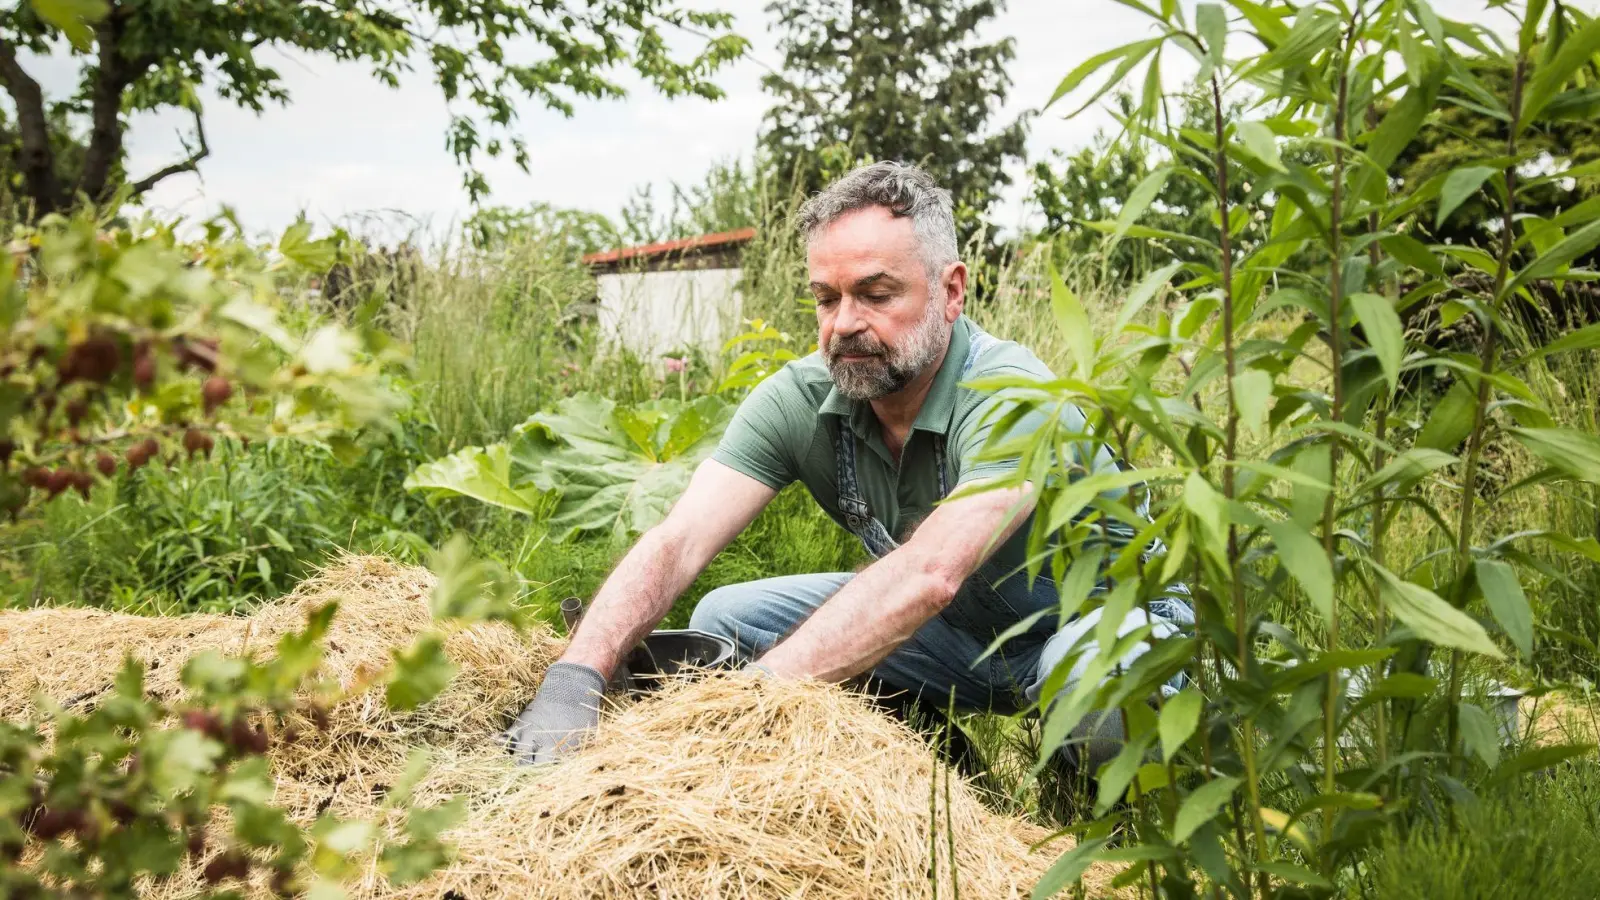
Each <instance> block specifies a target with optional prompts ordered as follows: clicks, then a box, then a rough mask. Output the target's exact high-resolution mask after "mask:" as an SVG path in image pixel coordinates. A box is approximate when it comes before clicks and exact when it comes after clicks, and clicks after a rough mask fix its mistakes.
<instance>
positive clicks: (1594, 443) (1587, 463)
mask: <svg viewBox="0 0 1600 900" xmlns="http://www.w3.org/2000/svg"><path fill="white" fill-rule="evenodd" d="M1511 433H1512V434H1514V435H1516V437H1517V439H1518V440H1519V441H1521V442H1522V445H1523V446H1524V447H1527V448H1528V449H1529V450H1531V451H1533V453H1534V455H1535V456H1537V457H1539V458H1540V459H1542V460H1544V461H1545V462H1547V463H1549V464H1550V465H1552V466H1555V467H1556V468H1557V469H1560V470H1561V471H1563V472H1565V473H1567V474H1568V475H1571V476H1572V477H1573V478H1576V479H1578V480H1580V481H1587V482H1589V483H1590V484H1600V438H1596V437H1595V436H1594V435H1591V434H1584V433H1583V432H1581V431H1574V430H1573V429H1571V428H1512V429H1511Z"/></svg>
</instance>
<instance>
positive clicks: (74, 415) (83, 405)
mask: <svg viewBox="0 0 1600 900" xmlns="http://www.w3.org/2000/svg"><path fill="white" fill-rule="evenodd" d="M88 414H89V401H88V400H85V399H83V398H82V397H74V398H72V399H71V400H68V401H67V424H68V425H69V426H74V427H76V426H77V424H78V423H79V422H82V421H83V417H84V416H86V415H88Z"/></svg>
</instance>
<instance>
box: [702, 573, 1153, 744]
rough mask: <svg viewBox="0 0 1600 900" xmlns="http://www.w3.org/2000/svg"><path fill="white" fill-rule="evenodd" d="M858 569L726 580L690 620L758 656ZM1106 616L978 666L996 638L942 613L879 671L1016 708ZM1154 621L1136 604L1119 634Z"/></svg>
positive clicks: (891, 682)
mask: <svg viewBox="0 0 1600 900" xmlns="http://www.w3.org/2000/svg"><path fill="white" fill-rule="evenodd" d="M852 577H853V576H852V575H851V574H850V573H847V572H830V573H822V574H817V575H787V576H783V577H780V578H764V579H762V580H760V581H750V582H745V583H744V584H732V585H728V586H726V587H720V588H717V589H716V590H714V591H712V592H710V593H709V594H706V595H705V596H704V597H702V598H701V600H700V603H699V604H698V605H697V606H696V607H695V609H694V613H693V615H692V616H691V617H690V619H689V627H691V628H697V629H699V630H701V631H708V632H711V633H713V634H721V635H725V636H726V637H728V638H730V639H732V640H733V641H735V642H736V643H737V644H738V645H739V649H740V651H741V652H743V653H744V654H746V655H747V656H751V657H757V656H760V655H761V654H763V653H765V652H766V651H767V650H768V649H770V648H771V647H772V646H773V645H774V644H776V643H778V641H780V640H782V639H783V638H784V637H785V636H786V635H788V634H789V633H790V632H792V631H793V630H794V629H795V627H796V626H798V625H799V624H800V623H801V622H803V621H805V619H806V617H808V616H810V615H811V613H812V612H814V611H815V610H816V609H817V607H819V606H821V605H822V603H823V601H825V600H827V599H828V598H829V597H831V596H833V594H834V593H836V592H837V591H838V590H839V589H840V588H842V587H844V585H845V583H846V582H848V581H849V580H850V579H851V578H852ZM1099 621H1100V610H1099V609H1098V608H1096V609H1095V610H1093V611H1092V612H1090V613H1088V614H1086V615H1083V616H1080V617H1079V618H1077V619H1074V620H1072V621H1071V622H1068V623H1067V624H1066V625H1064V626H1062V627H1061V629H1060V630H1059V631H1057V632H1056V633H1055V634H1053V635H1049V636H1048V637H1044V636H1029V635H1022V636H1019V637H1018V638H1016V639H1015V640H1013V641H1011V642H1008V643H1007V644H1006V645H1005V646H1004V647H1002V648H1001V649H1000V650H998V651H996V652H995V653H994V654H992V655H990V656H989V657H988V658H986V659H984V660H983V661H982V662H980V663H978V664H977V665H976V666H974V665H973V662H974V661H975V660H977V659H978V657H979V656H981V655H983V651H984V650H985V649H987V647H988V642H987V641H985V640H983V639H980V638H978V637H977V636H975V635H973V634H970V633H969V632H967V631H965V630H962V629H960V628H957V627H955V626H954V625H952V624H951V623H950V622H949V620H947V619H946V617H945V616H944V615H943V614H940V615H937V616H934V617H933V618H932V619H930V620H929V621H928V622H927V623H925V624H924V625H923V626H922V627H921V628H919V629H917V631H916V633H915V634H913V635H912V636H911V638H910V640H907V641H906V642H905V643H904V644H901V645H900V646H899V647H898V648H896V649H895V651H894V652H893V653H890V654H889V655H888V657H886V658H885V659H884V660H883V662H881V663H879V664H878V665H877V667H876V668H874V669H873V670H872V672H871V675H872V677H874V678H877V679H879V680H881V681H883V682H884V683H885V684H887V685H888V686H890V687H892V688H895V689H898V690H903V691H907V692H909V693H911V694H913V695H921V696H925V697H927V698H929V700H930V701H932V702H934V703H937V704H939V705H943V703H944V702H945V699H946V698H947V697H949V696H950V695H951V693H952V691H953V692H954V696H955V705H956V707H957V708H958V709H962V710H991V711H994V712H998V713H1014V712H1017V711H1018V710H1020V709H1023V708H1026V707H1027V706H1029V705H1031V704H1033V703H1036V702H1038V700H1039V692H1040V690H1041V688H1042V687H1043V685H1044V681H1045V679H1046V678H1048V677H1049V676H1050V673H1051V671H1053V670H1054V669H1055V667H1056V665H1057V664H1058V663H1059V662H1061V660H1062V659H1064V658H1065V657H1066V656H1067V655H1068V653H1069V652H1071V651H1072V649H1073V647H1074V645H1076V644H1077V643H1078V640H1079V639H1080V638H1082V637H1083V636H1084V635H1085V634H1088V633H1092V632H1093V631H1094V629H1095V625H1096V624H1097V623H1098V622H1099ZM1146 621H1147V619H1146V618H1145V612H1144V610H1142V609H1134V610H1133V611H1132V612H1130V613H1128V615H1127V617H1126V618H1125V619H1124V620H1123V622H1122V624H1121V626H1119V627H1118V629H1117V634H1118V635H1123V634H1127V633H1128V632H1130V631H1132V630H1134V629H1136V628H1138V627H1140V626H1142V625H1144V624H1145V623H1146ZM1177 630H1178V629H1177V626H1176V625H1175V624H1174V623H1172V622H1169V621H1167V620H1166V619H1163V618H1160V617H1159V616H1157V617H1156V620H1155V623H1154V634H1155V636H1156V637H1167V636H1170V635H1172V634H1174V633H1176V631H1177ZM1083 646H1084V647H1087V648H1088V650H1087V651H1086V652H1085V653H1083V654H1081V655H1080V656H1079V657H1078V659H1077V660H1076V661H1075V662H1074V664H1073V667H1072V672H1071V673H1070V674H1069V675H1068V677H1067V681H1066V689H1067V690H1070V689H1071V686H1072V685H1073V684H1075V683H1077V681H1078V679H1079V676H1080V675H1081V674H1082V671H1083V669H1084V668H1085V667H1087V666H1088V664H1089V661H1090V660H1092V659H1093V658H1094V655H1095V642H1094V639H1093V638H1092V637H1090V638H1088V639H1087V640H1086V641H1085V642H1084V644H1083ZM1148 649H1149V646H1148V644H1145V643H1141V644H1139V645H1137V646H1135V647H1134V648H1133V649H1132V650H1130V651H1129V652H1128V655H1127V656H1125V657H1123V659H1122V663H1123V665H1125V666H1126V665H1128V664H1130V663H1132V662H1133V660H1135V659H1137V658H1138V657H1139V656H1140V655H1142V654H1143V653H1144V652H1145V651H1146V650H1148Z"/></svg>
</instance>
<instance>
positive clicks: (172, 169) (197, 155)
mask: <svg viewBox="0 0 1600 900" xmlns="http://www.w3.org/2000/svg"><path fill="white" fill-rule="evenodd" d="M190 112H191V113H193V114H194V132H195V135H196V136H197V137H198V138H199V140H200V146H198V147H196V148H195V149H194V150H193V151H192V152H190V154H189V156H188V158H187V159H184V160H181V161H179V162H175V163H173V164H172V165H170V166H167V167H165V168H162V169H158V170H156V171H154V172H151V173H150V174H149V175H146V176H145V177H143V178H141V179H139V180H138V181H135V182H134V183H133V184H132V185H131V187H130V190H131V191H132V192H133V196H135V197H137V196H139V195H140V194H143V193H144V192H145V191H148V190H150V189H151V188H153V187H155V186H156V183H157V182H159V181H161V180H163V179H166V178H170V177H171V176H173V175H177V174H178V173H180V172H194V171H198V170H199V168H200V160H202V159H205V158H206V157H207V156H210V155H211V147H210V146H209V145H207V144H206V127H205V122H204V121H202V120H201V118H200V111H199V110H197V109H193V110H190ZM184 146H185V148H186V149H187V147H188V144H187V143H185V145H184Z"/></svg>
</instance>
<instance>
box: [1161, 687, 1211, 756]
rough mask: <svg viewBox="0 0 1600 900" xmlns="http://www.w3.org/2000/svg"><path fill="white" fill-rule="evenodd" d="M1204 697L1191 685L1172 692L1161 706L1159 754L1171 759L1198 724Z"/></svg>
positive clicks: (1203, 705) (1204, 700) (1204, 701)
mask: <svg viewBox="0 0 1600 900" xmlns="http://www.w3.org/2000/svg"><path fill="white" fill-rule="evenodd" d="M1205 703H1206V698H1205V697H1204V696H1203V695H1201V693H1200V692H1199V691H1197V690H1195V689H1194V688H1192V687H1188V688H1184V689H1183V690H1181V691H1179V692H1178V693H1176V694H1174V695H1173V696H1172V698H1171V699H1170V700H1168V701H1166V703H1164V704H1163V705H1162V707H1161V724H1160V730H1161V756H1162V758H1163V759H1169V760H1170V759H1172V758H1173V757H1174V756H1176V755H1177V753H1178V751H1179V750H1181V749H1182V748H1183V744H1184V742H1185V741H1187V740H1189V737H1190V736H1191V735H1193V734H1194V730H1195V728H1196V727H1197V726H1198V725H1199V724H1200V712H1201V710H1202V709H1204V708H1205Z"/></svg>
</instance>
